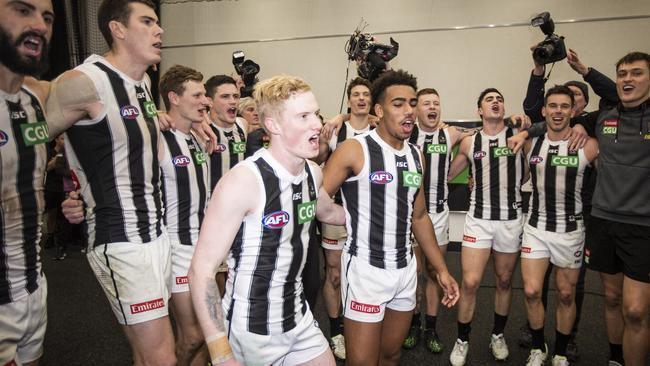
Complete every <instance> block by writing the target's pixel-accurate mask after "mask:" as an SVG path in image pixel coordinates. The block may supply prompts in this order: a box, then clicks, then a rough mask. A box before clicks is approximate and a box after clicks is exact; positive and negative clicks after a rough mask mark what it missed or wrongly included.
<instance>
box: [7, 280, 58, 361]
mask: <svg viewBox="0 0 650 366" xmlns="http://www.w3.org/2000/svg"><path fill="white" fill-rule="evenodd" d="M39 282H40V283H39V284H38V288H37V289H36V291H34V292H33V293H31V294H29V295H27V296H23V297H22V298H20V299H18V300H16V301H14V302H10V303H8V304H3V305H0V365H22V364H23V363H27V362H32V361H35V360H38V359H39V358H41V356H42V355H43V338H44V337H45V327H46V325H47V281H46V280H45V276H43V277H41V279H40V280H39Z"/></svg>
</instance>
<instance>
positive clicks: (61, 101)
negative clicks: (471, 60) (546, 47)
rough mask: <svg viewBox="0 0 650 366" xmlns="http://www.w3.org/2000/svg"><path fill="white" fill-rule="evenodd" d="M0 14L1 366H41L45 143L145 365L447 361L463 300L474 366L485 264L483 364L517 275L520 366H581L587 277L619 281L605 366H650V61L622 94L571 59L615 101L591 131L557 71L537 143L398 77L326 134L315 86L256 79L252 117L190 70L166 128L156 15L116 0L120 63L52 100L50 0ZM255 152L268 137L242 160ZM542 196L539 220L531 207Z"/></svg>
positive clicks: (363, 87)
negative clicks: (456, 263)
mask: <svg viewBox="0 0 650 366" xmlns="http://www.w3.org/2000/svg"><path fill="white" fill-rule="evenodd" d="M0 7H1V8H0V13H1V14H2V15H0V46H1V48H2V55H1V56H0V98H1V99H2V104H0V116H1V119H0V157H1V158H2V183H3V184H2V186H3V189H2V197H1V202H2V211H1V214H0V219H1V220H2V225H3V226H2V233H1V236H2V251H0V310H1V311H0V364H2V365H36V364H38V360H39V359H40V357H41V355H42V352H43V347H42V345H43V337H44V334H45V326H46V323H47V315H46V306H45V304H46V297H47V284H46V279H45V276H44V275H43V273H42V270H41V263H40V256H39V246H38V242H39V239H40V223H41V221H42V220H41V219H42V214H43V211H44V198H43V185H44V175H45V170H46V150H45V145H46V143H47V142H48V141H49V140H50V139H53V138H55V137H57V136H59V135H61V134H62V133H64V134H65V135H64V136H65V150H66V157H67V159H68V164H69V165H70V168H71V170H72V171H73V172H74V173H75V174H74V176H75V177H76V180H77V184H78V187H77V188H78V189H77V191H76V192H71V193H70V197H69V199H68V200H66V201H65V202H64V204H63V211H64V213H65V214H66V217H67V218H68V220H70V221H71V222H75V223H78V222H84V225H85V227H86V235H87V240H88V253H87V257H88V261H89V263H90V266H91V268H92V270H93V272H94V273H95V275H96V277H97V280H98V282H99V283H100V285H101V287H102V289H103V290H104V292H105V294H106V297H107V299H108V301H109V303H110V305H111V308H112V309H113V312H114V314H115V316H116V318H117V320H118V322H119V323H120V324H121V325H122V327H123V330H124V332H125V334H126V336H127V339H128V341H129V343H130V345H131V347H132V351H133V361H134V364H136V365H176V364H180V365H205V364H206V363H207V362H208V361H210V362H212V364H213V365H216V364H224V365H225V364H246V365H248V364H250V365H258V364H259V365H268V364H288V365H293V364H314V365H318V364H323V365H332V364H334V362H335V359H334V356H336V357H337V358H340V359H345V360H346V363H347V364H350V365H372V364H382V365H383V364H386V365H388V364H395V365H396V364H399V360H400V356H401V352H402V348H407V349H408V348H412V347H414V346H415V344H417V342H418V340H419V338H420V337H421V335H420V331H421V330H422V332H423V335H422V336H423V338H424V340H425V343H426V347H427V348H428V349H429V350H430V351H432V352H436V353H437V352H441V351H442V349H443V344H442V343H441V341H440V338H439V337H438V335H437V330H436V316H437V313H438V307H439V303H442V304H444V305H445V306H449V307H451V306H454V305H455V304H457V303H458V336H457V340H456V342H455V344H454V345H453V349H452V351H451V354H450V362H451V364H452V365H464V364H465V363H466V360H467V355H468V349H469V345H470V343H469V339H470V338H469V336H470V331H471V321H472V318H473V316H474V312H475V307H476V294H477V290H478V287H479V284H480V283H481V279H482V275H483V272H484V269H485V267H486V265H487V263H488V259H489V257H490V255H491V254H492V256H493V263H494V272H495V276H496V289H495V303H494V307H495V308H494V326H493V329H492V335H491V339H490V342H489V344H490V350H491V352H492V354H493V355H494V357H495V358H496V359H498V360H503V359H506V358H507V357H508V354H509V352H508V345H507V343H506V340H505V338H504V328H505V326H506V322H507V317H508V311H509V307H510V300H511V293H512V289H511V283H512V275H513V272H514V268H515V266H516V263H517V260H518V259H519V258H521V262H520V263H521V272H522V277H523V282H524V292H525V297H526V310H527V315H528V324H526V325H525V326H524V327H522V329H523V330H524V333H525V334H528V335H529V337H530V339H528V340H527V341H528V342H529V343H530V345H529V346H530V348H531V351H530V355H529V357H528V360H527V361H526V362H527V365H542V364H544V362H545V361H546V360H547V358H549V359H550V358H551V357H550V354H552V355H553V356H552V360H551V362H552V364H553V365H567V364H569V358H571V357H572V355H571V353H572V352H570V351H571V349H573V351H575V348H574V347H573V348H572V347H571V346H570V345H571V343H572V341H573V340H574V339H575V336H576V331H577V323H578V317H579V314H580V310H579V308H580V306H578V307H576V302H577V303H578V304H579V305H580V304H581V303H582V301H581V298H582V295H581V294H582V293H583V291H584V272H585V271H584V268H585V266H584V265H583V257H584V263H587V264H588V265H589V267H590V268H591V269H594V270H596V271H598V272H599V273H600V276H601V279H602V283H603V288H604V292H605V309H606V325H607V337H608V340H609V342H610V359H609V361H608V362H609V364H610V365H623V364H627V365H642V364H644V362H645V360H646V358H647V354H648V348H649V347H650V346H649V343H650V327H649V317H650V315H649V313H650V310H649V309H650V285H649V283H650V252H649V250H648V248H649V246H648V239H650V212H649V211H648V210H649V209H648V208H647V202H649V201H650V194H649V193H646V192H645V191H643V190H642V189H641V188H642V185H643V183H644V182H645V181H646V180H647V177H648V171H650V112H648V108H649V107H650V104H649V103H650V102H649V98H650V56H649V55H648V54H646V53H641V52H632V53H630V54H628V55H625V56H624V57H623V58H621V60H620V61H619V62H618V63H617V65H616V81H615V82H614V81H611V80H609V79H608V78H607V77H605V76H604V75H602V74H600V73H599V72H598V71H596V70H594V69H591V68H588V67H586V66H585V65H584V64H583V63H582V62H581V61H580V60H579V58H578V55H577V54H576V53H575V52H573V51H571V52H570V54H569V57H568V61H569V64H570V65H571V67H572V68H574V69H575V70H576V71H577V72H578V73H580V74H582V76H583V78H584V80H585V81H587V82H588V83H590V84H591V86H592V88H593V89H594V91H595V92H596V93H598V94H599V95H600V96H601V98H602V99H601V106H600V108H599V110H597V111H595V112H591V113H586V112H584V108H585V106H586V104H587V103H588V100H589V99H588V88H587V86H586V84H584V83H582V82H580V81H572V82H568V83H567V84H566V85H561V86H555V87H553V88H550V89H549V90H548V91H546V92H545V91H544V80H543V73H544V70H543V66H542V65H535V68H534V69H533V72H532V74H531V80H530V84H529V90H528V95H527V97H526V101H525V102H524V109H525V112H526V114H527V115H529V116H530V118H531V119H532V120H533V121H534V122H540V123H537V124H535V125H533V126H532V127H530V128H529V129H527V130H524V129H526V128H528V123H526V120H527V119H526V118H525V117H524V116H515V117H512V118H506V117H505V107H504V97H503V95H502V94H501V93H500V92H499V91H498V90H496V89H493V88H488V89H485V90H484V91H482V92H481V93H480V95H479V97H478V100H477V111H478V114H479V116H480V118H481V120H482V128H481V129H471V130H469V129H463V128H458V127H449V126H446V125H445V124H444V123H442V122H441V107H440V96H439V95H438V92H437V91H436V90H435V89H431V88H423V89H420V90H418V86H417V83H416V79H415V78H414V77H413V76H412V75H410V74H409V73H407V72H405V71H401V70H400V71H386V72H385V73H383V74H382V75H381V76H380V77H379V78H378V79H377V80H375V81H374V82H373V83H372V84H371V83H369V82H368V81H365V80H363V79H354V80H353V81H352V82H351V83H350V85H349V87H348V90H347V96H348V106H349V108H350V113H349V114H346V115H341V116H337V117H336V118H334V119H333V120H332V121H330V122H328V124H327V128H326V129H324V128H323V124H322V120H321V118H319V117H320V116H319V107H318V102H317V100H316V98H315V96H314V94H313V93H312V92H311V89H310V87H309V85H308V84H306V83H305V82H304V81H303V80H301V79H300V78H296V77H291V76H276V77H273V78H270V79H268V80H264V81H262V82H259V83H258V84H257V85H256V87H255V91H254V95H253V99H252V100H251V99H247V100H245V101H243V102H242V101H240V100H239V99H240V92H239V91H240V86H239V85H238V84H237V81H236V80H235V79H233V78H231V77H229V76H226V75H216V76H213V77H211V78H209V79H208V80H206V81H205V82H204V81H203V75H202V74H201V73H200V72H198V71H196V70H193V69H191V68H189V67H186V66H180V65H177V66H174V67H172V68H170V69H169V70H167V71H166V72H165V74H164V75H163V76H162V77H161V81H160V93H161V97H162V100H163V102H164V105H165V108H166V113H165V114H162V115H161V114H160V112H159V111H157V108H156V105H155V103H154V100H155V99H156V98H155V97H154V96H153V95H152V93H151V92H150V80H149V78H148V77H147V75H146V73H145V72H146V70H147V69H148V68H149V67H150V66H152V65H155V64H157V63H159V62H160V55H161V49H160V46H161V44H162V43H161V35H162V33H163V30H162V28H161V27H160V26H159V25H158V18H157V16H156V14H155V12H154V6H153V4H152V3H151V2H150V1H148V0H138V1H133V0H105V1H103V2H102V4H101V6H100V8H99V11H98V24H99V28H100V31H101V32H102V34H103V36H104V38H105V39H106V41H107V42H108V44H109V47H110V50H109V51H108V53H106V54H105V55H103V56H99V55H93V56H91V57H89V58H88V59H87V60H86V61H85V62H84V63H83V64H82V65H80V66H78V67H77V68H75V69H74V70H70V71H67V72H65V73H63V74H62V75H61V76H60V77H58V78H57V79H56V80H55V81H54V82H52V83H47V82H42V81H38V80H36V79H35V78H33V77H31V75H38V74H39V73H40V71H41V70H42V69H43V67H44V66H46V64H47V56H46V55H47V51H48V42H49V40H50V37H51V34H52V24H53V22H54V13H53V10H52V4H51V2H50V1H49V0H20V1H18V0H2V1H1V2H0ZM371 111H372V112H374V113H373V114H374V115H373V114H371ZM238 114H239V115H240V116H242V117H247V118H240V117H238ZM256 124H257V126H255V125H256ZM161 125H162V126H163V127H164V128H163V129H165V130H164V131H162V132H161ZM170 126H171V127H173V128H172V129H169V127H170ZM572 126H573V127H572ZM333 128H335V129H337V130H338V133H336V134H332V133H331V130H332V129H333ZM249 132H251V134H250V137H252V136H253V135H254V134H255V138H254V139H250V138H249V139H248V140H249V141H247V137H249V135H248V134H249ZM587 134H588V135H589V136H591V137H589V138H588V137H587ZM569 137H571V139H569ZM251 140H253V141H254V142H255V143H254V144H251V143H250V142H251ZM455 146H458V154H457V155H456V156H455V157H454V158H453V159H452V154H451V152H452V148H454V147H455ZM246 156H248V158H247V159H245V157H246ZM318 163H320V164H321V165H323V164H324V165H323V168H322V170H321V167H320V166H319V165H318ZM468 166H469V171H470V176H471V181H472V184H471V188H470V189H471V195H470V209H469V212H468V214H467V218H466V224H465V229H464V235H463V241H462V251H461V270H462V282H461V284H460V286H459V285H458V284H457V283H456V281H455V280H454V278H453V277H452V276H451V275H450V274H449V271H448V270H447V266H446V264H445V260H444V254H445V252H446V250H447V245H448V243H449V234H448V230H449V207H448V205H447V198H448V188H447V182H448V180H449V179H453V178H454V177H455V176H456V175H458V174H459V173H460V172H461V171H462V170H463V169H464V168H466V167H468ZM594 167H597V168H596V169H595V170H594ZM596 172H598V173H597V174H596ZM529 177H530V180H531V184H532V189H533V191H532V194H531V198H530V205H529V210H528V214H527V215H526V216H524V215H523V214H522V209H521V206H522V198H521V193H520V188H521V185H522V184H523V183H524V182H525V181H527V180H528V178H529ZM317 221H319V222H321V223H322V228H321V230H320V232H322V247H323V249H324V258H325V262H326V278H325V283H324V286H323V287H324V289H323V291H324V295H325V296H324V298H325V301H326V309H327V313H328V316H329V318H330V341H329V342H328V340H326V338H325V336H324V335H323V333H322V331H321V330H320V328H319V327H318V325H317V324H316V322H315V321H314V319H313V315H312V312H311V308H312V307H313V302H311V301H308V300H309V298H308V297H313V296H306V293H307V294H308V293H309V291H308V290H309V288H314V284H307V283H305V282H306V281H305V280H306V279H307V276H305V278H303V273H306V271H308V270H309V268H306V266H305V263H306V262H307V261H308V258H310V255H309V253H310V250H311V249H313V247H314V245H313V238H315V237H316V233H317V228H316V222H317ZM412 236H413V238H412ZM413 239H415V240H413ZM310 242H312V243H311V244H312V245H310ZM312 262H313V261H312ZM551 266H552V267H555V277H554V279H555V286H556V289H557V294H558V303H557V307H556V323H557V324H556V328H555V329H556V332H555V347H554V350H553V352H549V350H548V347H547V345H546V344H545V343H544V316H545V294H544V293H545V291H544V288H545V287H547V286H548V281H549V274H550V267H551ZM307 267H312V268H314V267H316V268H317V267H318V265H317V263H310V264H309V265H308V266H307ZM303 270H305V271H303ZM419 273H420V274H422V277H426V278H427V281H425V282H424V283H425V285H424V286H425V288H426V289H425V290H424V291H425V293H426V295H427V296H426V305H425V306H424V308H425V309H426V314H425V318H424V320H425V321H424V324H422V322H421V316H422V315H421V314H420V313H419V310H415V309H419V308H420V304H416V287H417V286H418V284H419V281H418V280H417V278H418V274H419ZM303 283H305V285H303ZM318 285H319V284H316V288H317V287H318ZM576 295H577V298H576ZM576 300H577V301H576ZM309 303H311V304H312V305H311V306H310V305H309ZM576 308H578V309H577V310H576ZM170 310H171V314H172V317H173V318H174V322H173V324H174V325H175V327H176V329H175V330H172V322H171V321H170V317H169V311H170ZM341 317H342V318H343V320H341ZM342 322H344V324H341V323H342ZM574 354H575V352H574Z"/></svg>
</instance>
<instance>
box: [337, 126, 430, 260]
mask: <svg viewBox="0 0 650 366" xmlns="http://www.w3.org/2000/svg"><path fill="white" fill-rule="evenodd" d="M354 139H356V140H357V141H359V142H360V143H361V146H362V147H363V159H364V163H363V168H362V169H361V171H360V172H359V174H357V175H356V176H354V177H351V178H348V179H347V180H346V181H345V182H344V183H343V186H342V187H341V192H343V207H344V208H345V212H346V223H345V224H346V228H347V232H348V238H347V241H346V243H345V246H344V250H345V251H347V252H348V253H349V254H350V255H355V256H358V257H359V258H362V259H363V260H366V261H368V263H370V264H371V265H372V266H375V267H379V268H387V269H395V268H404V267H406V266H407V265H408V263H409V260H410V259H411V257H412V255H413V252H412V250H411V241H410V234H411V218H412V214H413V202H414V201H415V197H416V195H417V192H418V191H419V190H420V186H421V184H422V162H421V158H420V152H419V150H418V149H417V147H416V146H415V145H411V144H410V143H407V142H405V143H404V147H403V148H402V149H401V150H395V149H394V148H393V147H391V146H390V145H388V144H387V143H386V142H384V140H382V139H381V137H379V135H378V134H377V132H376V131H375V130H373V131H370V132H367V133H365V134H363V135H359V136H356V137H354Z"/></svg>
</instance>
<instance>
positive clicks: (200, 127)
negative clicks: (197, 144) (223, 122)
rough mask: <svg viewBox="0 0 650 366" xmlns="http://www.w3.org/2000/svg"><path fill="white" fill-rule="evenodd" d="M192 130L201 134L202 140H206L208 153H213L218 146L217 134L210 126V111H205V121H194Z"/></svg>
mask: <svg viewBox="0 0 650 366" xmlns="http://www.w3.org/2000/svg"><path fill="white" fill-rule="evenodd" d="M192 130H194V132H196V134H197V135H199V137H200V138H201V140H203V141H205V150H206V151H207V153H208V154H212V153H213V152H214V149H215V147H216V146H217V144H216V142H217V135H215V134H214V132H213V131H212V128H211V127H210V117H209V116H208V112H206V111H203V121H201V123H192Z"/></svg>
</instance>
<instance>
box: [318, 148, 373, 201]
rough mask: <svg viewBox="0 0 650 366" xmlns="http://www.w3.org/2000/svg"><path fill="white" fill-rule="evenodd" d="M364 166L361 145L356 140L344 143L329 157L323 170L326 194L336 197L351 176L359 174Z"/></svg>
mask: <svg viewBox="0 0 650 366" xmlns="http://www.w3.org/2000/svg"><path fill="white" fill-rule="evenodd" d="M363 164H364V159H363V149H362V147H361V144H360V143H359V142H358V141H357V140H354V139H351V140H346V141H345V142H343V143H342V144H341V145H339V146H338V147H337V148H336V150H335V151H334V153H333V154H332V155H331V156H330V157H329V159H328V160H327V164H325V168H324V169H323V188H324V189H325V192H327V194H328V195H329V196H330V197H331V196H332V195H334V193H336V191H337V190H338V189H339V188H340V187H341V186H342V185H343V182H345V180H346V179H347V178H348V177H349V176H353V175H357V174H359V172H360V171H361V169H362V168H363Z"/></svg>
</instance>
